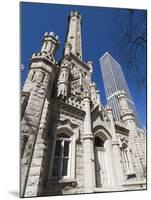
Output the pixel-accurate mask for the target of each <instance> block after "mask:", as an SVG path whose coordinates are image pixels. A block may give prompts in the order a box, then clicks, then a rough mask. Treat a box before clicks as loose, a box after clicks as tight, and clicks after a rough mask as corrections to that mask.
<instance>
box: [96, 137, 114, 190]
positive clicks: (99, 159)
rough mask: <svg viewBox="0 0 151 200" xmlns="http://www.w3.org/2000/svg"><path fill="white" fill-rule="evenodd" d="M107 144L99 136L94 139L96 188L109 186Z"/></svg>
mask: <svg viewBox="0 0 151 200" xmlns="http://www.w3.org/2000/svg"><path fill="white" fill-rule="evenodd" d="M108 154H109V142H108V140H107V139H104V138H103V139H102V138H101V137H100V136H96V137H95V158H96V163H95V167H96V187H109V186H110V169H109V161H108Z"/></svg>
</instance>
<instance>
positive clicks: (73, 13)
mask: <svg viewBox="0 0 151 200" xmlns="http://www.w3.org/2000/svg"><path fill="white" fill-rule="evenodd" d="M74 16H76V17H79V18H80V19H81V15H80V13H79V12H78V11H77V10H75V11H71V12H70V17H74Z"/></svg>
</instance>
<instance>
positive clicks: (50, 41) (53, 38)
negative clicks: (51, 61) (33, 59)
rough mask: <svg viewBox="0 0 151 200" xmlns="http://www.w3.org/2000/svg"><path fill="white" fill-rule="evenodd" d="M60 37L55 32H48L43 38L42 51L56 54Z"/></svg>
mask: <svg viewBox="0 0 151 200" xmlns="http://www.w3.org/2000/svg"><path fill="white" fill-rule="evenodd" d="M59 43H60V41H59V37H58V36H57V35H55V33H54V32H50V33H48V32H46V33H45V35H44V38H43V45H42V48H41V52H44V53H48V54H51V55H54V54H55V52H56V50H57V48H58V46H59Z"/></svg>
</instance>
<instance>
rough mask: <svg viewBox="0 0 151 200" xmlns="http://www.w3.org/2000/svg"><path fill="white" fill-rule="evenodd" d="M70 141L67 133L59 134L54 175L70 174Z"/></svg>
mask: <svg viewBox="0 0 151 200" xmlns="http://www.w3.org/2000/svg"><path fill="white" fill-rule="evenodd" d="M70 143H71V140H70V137H69V136H68V135H67V134H65V133H61V134H59V135H57V139H56V147H55V154H54V161H53V169H52V177H67V176H69V172H68V171H69V159H70Z"/></svg>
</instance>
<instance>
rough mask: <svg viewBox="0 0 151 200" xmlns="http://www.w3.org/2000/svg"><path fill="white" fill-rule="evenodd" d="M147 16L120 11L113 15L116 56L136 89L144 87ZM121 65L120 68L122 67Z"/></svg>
mask: <svg viewBox="0 0 151 200" xmlns="http://www.w3.org/2000/svg"><path fill="white" fill-rule="evenodd" d="M146 18H147V15H146V11H144V10H134V9H124V10H123V9H121V10H119V11H118V12H116V13H115V17H114V21H115V23H116V26H117V27H116V28H117V33H116V45H117V47H118V54H119V57H120V60H121V64H122V63H123V65H124V66H126V68H127V70H128V71H129V72H130V74H131V76H132V79H133V80H134V81H135V82H136V85H137V88H138V89H142V88H144V87H145V86H146V62H147V61H146V47H147V28H146V27H147V20H146ZM123 65H122V66H123Z"/></svg>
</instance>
